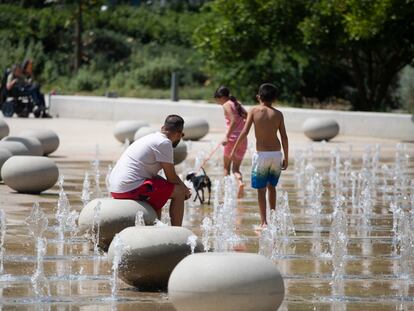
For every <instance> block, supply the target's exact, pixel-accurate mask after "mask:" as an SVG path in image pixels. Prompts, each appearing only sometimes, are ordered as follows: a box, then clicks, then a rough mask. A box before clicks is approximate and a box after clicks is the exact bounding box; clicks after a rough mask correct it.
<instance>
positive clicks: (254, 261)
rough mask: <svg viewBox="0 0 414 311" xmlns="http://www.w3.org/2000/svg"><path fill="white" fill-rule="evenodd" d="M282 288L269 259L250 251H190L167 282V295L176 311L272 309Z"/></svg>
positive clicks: (276, 272)
mask: <svg viewBox="0 0 414 311" xmlns="http://www.w3.org/2000/svg"><path fill="white" fill-rule="evenodd" d="M284 292H285V288H284V284H283V279H282V276H281V275H280V273H279V271H278V269H277V268H276V266H275V265H274V264H273V263H272V261H271V260H269V259H267V258H265V257H263V256H261V255H258V254H252V253H202V254H193V255H190V256H188V257H186V258H184V259H183V260H182V261H181V262H180V263H179V264H178V265H177V266H176V267H175V269H174V271H173V272H172V274H171V276H170V280H169V282H168V297H169V299H170V301H171V302H172V303H173V305H174V307H175V309H176V310H177V311H193V310H197V311H210V310H215V311H228V310H237V311H251V310H255V311H270V310H275V311H276V310H277V309H278V307H279V306H280V305H281V303H282V301H283V297H284Z"/></svg>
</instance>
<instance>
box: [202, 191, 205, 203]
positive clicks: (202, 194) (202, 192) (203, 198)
mask: <svg viewBox="0 0 414 311" xmlns="http://www.w3.org/2000/svg"><path fill="white" fill-rule="evenodd" d="M201 196H202V198H203V203H204V200H205V199H204V188H201Z"/></svg>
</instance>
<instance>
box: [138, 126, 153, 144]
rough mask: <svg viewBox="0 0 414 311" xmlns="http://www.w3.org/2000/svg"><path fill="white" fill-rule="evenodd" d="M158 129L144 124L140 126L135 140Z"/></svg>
mask: <svg viewBox="0 0 414 311" xmlns="http://www.w3.org/2000/svg"><path fill="white" fill-rule="evenodd" d="M157 131H158V130H157V129H155V128H153V127H150V126H143V127H141V128H139V129H138V130H137V131H136V132H135V134H134V141H136V140H138V139H140V138H141V137H144V136H147V135H148V134H152V133H155V132H157Z"/></svg>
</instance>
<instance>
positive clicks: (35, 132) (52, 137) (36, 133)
mask: <svg viewBox="0 0 414 311" xmlns="http://www.w3.org/2000/svg"><path fill="white" fill-rule="evenodd" d="M19 136H23V137H34V138H37V139H38V140H39V141H40V143H41V144H42V147H43V155H48V154H51V153H52V152H55V151H56V150H57V148H58V147H59V143H60V141H59V136H58V135H57V134H56V133H55V132H54V131H52V130H49V129H32V130H26V131H24V132H22V133H20V135H19Z"/></svg>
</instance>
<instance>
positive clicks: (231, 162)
mask: <svg viewBox="0 0 414 311" xmlns="http://www.w3.org/2000/svg"><path fill="white" fill-rule="evenodd" d="M214 98H215V99H216V102H217V103H218V104H219V105H222V106H223V109H224V118H225V120H226V126H227V132H226V136H225V138H224V140H223V145H224V157H223V160H224V175H229V174H230V169H231V172H232V173H233V174H234V175H235V176H236V178H237V179H238V181H239V193H238V196H239V197H241V196H243V186H244V184H243V179H242V174H241V172H240V164H241V162H242V160H243V157H244V155H245V153H246V150H247V138H246V139H245V140H243V141H242V142H240V144H239V145H238V148H237V150H236V151H235V153H234V157H233V159H231V158H230V153H231V151H232V150H233V147H234V144H235V143H236V141H237V138H238V137H239V135H240V133H241V131H242V129H243V127H244V123H245V122H246V117H247V111H246V110H245V109H244V108H243V106H242V105H241V104H240V103H239V102H238V101H237V99H236V98H235V97H234V96H231V95H230V90H229V89H228V88H227V87H224V86H220V87H219V88H218V89H217V90H216V92H215V93H214Z"/></svg>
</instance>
